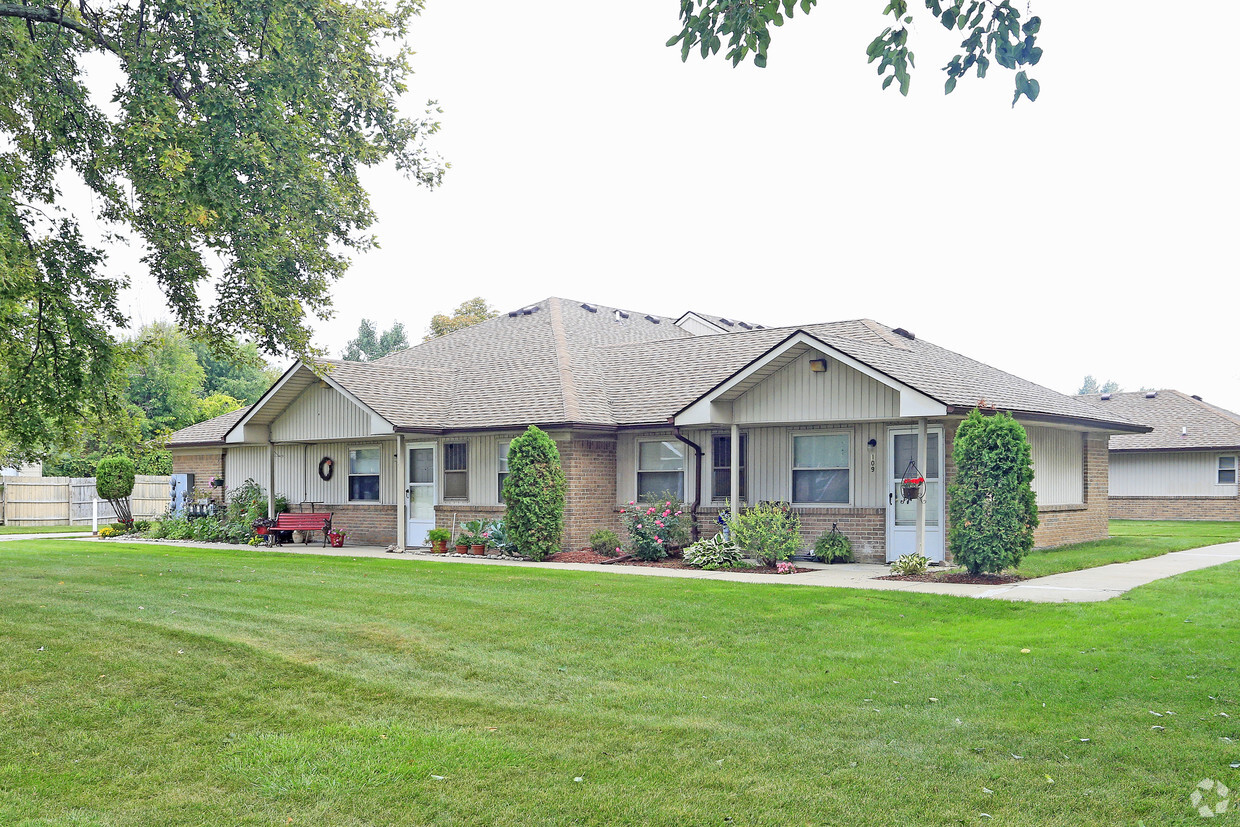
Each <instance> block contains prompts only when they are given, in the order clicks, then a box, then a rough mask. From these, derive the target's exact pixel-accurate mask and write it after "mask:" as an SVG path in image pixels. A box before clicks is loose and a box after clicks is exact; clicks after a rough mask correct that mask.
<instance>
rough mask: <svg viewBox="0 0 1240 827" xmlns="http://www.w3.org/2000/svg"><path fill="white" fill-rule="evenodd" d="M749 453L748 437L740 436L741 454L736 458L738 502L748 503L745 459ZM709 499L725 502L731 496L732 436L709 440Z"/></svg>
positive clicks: (719, 435) (716, 436)
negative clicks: (738, 469)
mask: <svg viewBox="0 0 1240 827" xmlns="http://www.w3.org/2000/svg"><path fill="white" fill-rule="evenodd" d="M748 453H749V435H748V434H741V452H740V455H739V456H738V457H737V464H738V465H740V472H741V475H740V476H741V479H740V488H741V490H740V501H741V502H748V500H749V493H748V491H747V488H748V485H747V483H748V476H749V475H748V473H747V472H746V469H745V457H746V455H747V454H748ZM710 465H711V499H714V500H720V501H722V500H726V499H728V498H729V497H731V496H732V435H731V434H715V435H714V436H712V437H711V438H710Z"/></svg>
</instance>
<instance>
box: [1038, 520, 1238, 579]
mask: <svg viewBox="0 0 1240 827" xmlns="http://www.w3.org/2000/svg"><path fill="white" fill-rule="evenodd" d="M1109 532H1110V534H1111V539H1109V540H1099V541H1096V542H1092V543H1077V544H1076V545H1071V546H1062V547H1060V548H1052V549H1041V550H1038V551H1033V552H1031V553H1030V554H1028V555H1026V556H1025V559H1024V560H1022V561H1021V563H1020V568H1019V569H1017V571H1018V572H1019V573H1020V574H1021V575H1023V576H1025V577H1043V576H1045V575H1048V574H1059V573H1060V572H1064V571H1078V570H1080V569H1088V568H1093V567H1094V566H1105V565H1106V564H1108V563H1126V562H1128V561H1129V560H1143V559H1145V558H1146V557H1157V556H1158V555H1160V554H1166V553H1167V552H1169V551H1183V550H1184V549H1188V548H1200V547H1202V546H1211V545H1215V544H1216V543H1230V542H1233V541H1235V540H1240V523H1224V522H1187V521H1185V522H1178V521H1158V522H1153V521H1146V520H1112V521H1111V524H1110V528H1109Z"/></svg>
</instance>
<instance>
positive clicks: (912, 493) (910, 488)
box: [902, 485, 921, 500]
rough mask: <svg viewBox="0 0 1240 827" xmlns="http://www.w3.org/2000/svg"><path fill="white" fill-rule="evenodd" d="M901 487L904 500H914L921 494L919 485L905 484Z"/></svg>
mask: <svg viewBox="0 0 1240 827" xmlns="http://www.w3.org/2000/svg"><path fill="white" fill-rule="evenodd" d="M902 489H903V493H904V499H906V500H915V499H917V498H918V497H920V496H921V486H920V485H905V486H902Z"/></svg>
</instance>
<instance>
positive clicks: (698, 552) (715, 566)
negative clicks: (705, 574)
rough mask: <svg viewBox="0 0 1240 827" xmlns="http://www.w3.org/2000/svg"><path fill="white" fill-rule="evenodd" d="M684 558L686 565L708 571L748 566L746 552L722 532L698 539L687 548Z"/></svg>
mask: <svg viewBox="0 0 1240 827" xmlns="http://www.w3.org/2000/svg"><path fill="white" fill-rule="evenodd" d="M684 560H685V564H686V565H690V566H693V567H694V568H697V569H705V570H707V571H717V570H719V569H737V568H747V567H748V564H746V563H745V553H744V552H743V551H741V550H740V549H739V548H737V547H736V546H734V545H733V544H732V543H731V542H730V541H729V540H727V539H726V538H725V537H724V536H723V535H722V534H716V535H715V536H714V537H711V538H710V539H709V540H698V541H697V542H696V543H694V544H693V545H691V546H689V547H688V548H687V549H685V554H684Z"/></svg>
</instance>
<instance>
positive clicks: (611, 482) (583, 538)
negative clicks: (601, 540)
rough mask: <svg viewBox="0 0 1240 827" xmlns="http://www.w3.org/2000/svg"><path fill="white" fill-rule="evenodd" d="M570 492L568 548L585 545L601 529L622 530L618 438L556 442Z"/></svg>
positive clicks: (566, 518) (566, 510)
mask: <svg viewBox="0 0 1240 827" xmlns="http://www.w3.org/2000/svg"><path fill="white" fill-rule="evenodd" d="M556 447H558V448H559V449H560V465H561V466H562V467H563V469H564V481H565V483H566V484H567V485H566V491H567V495H566V497H565V503H564V539H563V543H562V545H563V546H564V548H566V549H580V548H586V547H588V546H589V545H590V535H591V534H593V533H594V532H596V531H598V530H599V529H600V528H610V529H611V530H612V531H615V532H616V533H620V520H619V517H618V516H617V514H616V441H615V440H614V439H574V440H566V441H563V442H557V443H556Z"/></svg>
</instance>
